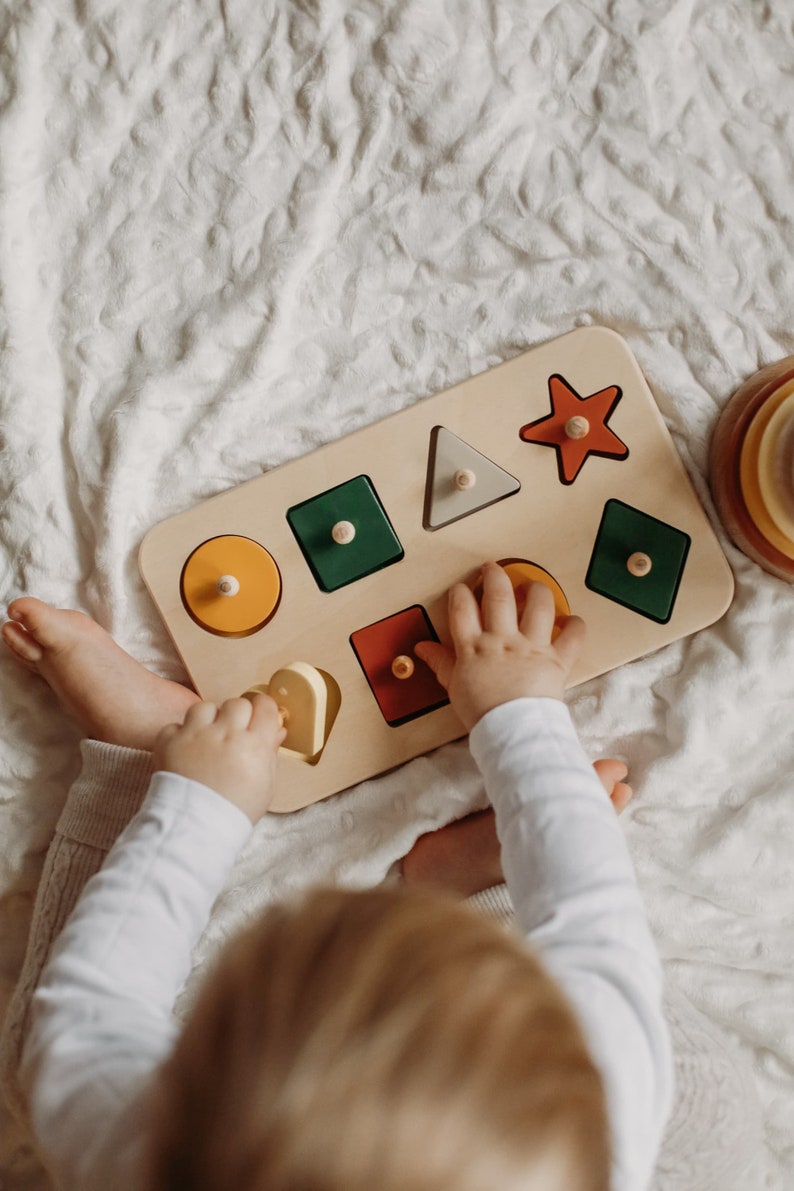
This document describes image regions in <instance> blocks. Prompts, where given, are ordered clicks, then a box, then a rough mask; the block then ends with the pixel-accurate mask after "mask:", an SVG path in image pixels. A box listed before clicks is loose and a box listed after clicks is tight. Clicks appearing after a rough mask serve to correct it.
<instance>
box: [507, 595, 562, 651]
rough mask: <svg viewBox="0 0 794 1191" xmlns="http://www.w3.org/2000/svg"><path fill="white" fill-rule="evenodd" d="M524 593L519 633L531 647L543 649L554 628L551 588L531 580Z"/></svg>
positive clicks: (549, 639)
mask: <svg viewBox="0 0 794 1191" xmlns="http://www.w3.org/2000/svg"><path fill="white" fill-rule="evenodd" d="M508 582H509V580H508ZM526 593H527V598H526V603H525V605H524V611H523V612H522V613H521V626H520V628H521V633H522V635H523V636H524V637H526V638H527V640H528V641H529V642H530V644H531V645H534V646H535V647H536V648H538V649H543V648H544V646H546V645H548V644H549V642H550V641H551V634H552V630H553V628H554V618H555V608H554V596H553V595H552V591H551V588H550V587H547V586H546V584H545V583H541V582H540V581H539V580H531V581H530V582H529V583H528V584H527V587H526Z"/></svg>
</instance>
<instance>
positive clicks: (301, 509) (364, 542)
mask: <svg viewBox="0 0 794 1191" xmlns="http://www.w3.org/2000/svg"><path fill="white" fill-rule="evenodd" d="M287 521H288V522H289V525H290V528H291V530H292V532H293V533H294V534H295V537H296V538H297V541H298V545H299V546H300V548H301V550H302V551H303V556H304V558H305V559H306V561H307V563H308V564H309V567H310V568H311V572H312V574H313V575H314V577H315V579H316V580H317V585H318V586H319V588H320V590H321V591H336V590H337V589H338V588H340V587H345V586H346V584H348V583H354V582H355V581H356V579H363V577H364V576H365V575H371V574H372V572H373V571H379V570H381V569H382V568H383V567H388V566H391V564H392V563H395V562H399V561H400V559H401V558H402V557H403V553H404V551H403V548H402V546H401V544H400V540H399V538H398V537H397V535H396V533H395V532H394V530H393V529H392V525H391V522H390V521H389V518H388V517H387V516H386V512H385V510H384V508H383V505H382V504H381V503H380V500H379V499H378V494H377V492H376V491H375V488H374V487H373V484H372V481H371V480H370V478H369V476H355V477H354V478H353V479H352V480H346V481H345V482H344V483H343V484H338V485H337V486H336V488H329V489H327V490H326V491H325V492H320V493H319V494H318V495H317V496H312V497H310V498H309V500H304V501H302V502H301V503H300V504H298V505H293V506H292V508H291V509H289V511H288V512H287ZM340 522H349V523H350V524H351V525H352V526H353V528H354V529H355V536H354V537H353V539H352V541H350V542H347V543H345V544H341V543H339V542H335V541H334V539H333V537H332V531H333V528H334V526H335V525H338V524H339V523H340Z"/></svg>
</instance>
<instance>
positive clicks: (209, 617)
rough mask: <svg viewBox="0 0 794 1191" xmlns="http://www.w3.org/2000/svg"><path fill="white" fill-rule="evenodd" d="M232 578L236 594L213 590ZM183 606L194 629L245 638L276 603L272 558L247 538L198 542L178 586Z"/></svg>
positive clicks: (260, 625)
mask: <svg viewBox="0 0 794 1191" xmlns="http://www.w3.org/2000/svg"><path fill="white" fill-rule="evenodd" d="M228 575H233V576H234V578H235V579H236V580H237V581H238V583H239V584H240V590H239V591H238V592H237V593H236V594H235V595H233V596H228V595H224V594H223V593H222V592H220V591H219V590H218V580H219V579H220V578H221V577H222V576H228ZM180 592H181V595H182V601H183V603H184V605H185V607H186V608H187V610H188V612H189V613H190V615H191V616H192V618H193V620H195V622H196V624H198V625H200V626H201V628H203V629H206V630H207V632H209V633H217V634H218V635H219V636H221V637H247V636H248V635H249V634H250V633H255V632H257V631H258V630H259V629H261V628H263V627H264V625H266V624H267V622H268V621H269V620H270V619H271V617H272V616H273V615H274V613H275V611H276V609H277V608H278V605H279V601H280V599H281V575H280V574H279V569H278V567H277V566H276V563H275V560H274V559H273V557H272V555H271V554H269V553H268V552H267V550H265V548H264V546H260V544H259V542H255V541H253V539H252V538H243V537H238V536H237V535H236V534H223V535H221V536H220V537H217V538H210V539H209V540H208V541H206V542H202V544H201V545H200V546H198V547H197V548H196V549H195V550H194V551H193V553H192V554H191V555H190V557H189V558H188V560H187V562H186V563H185V565H184V568H183V570H182V579H181V582H180Z"/></svg>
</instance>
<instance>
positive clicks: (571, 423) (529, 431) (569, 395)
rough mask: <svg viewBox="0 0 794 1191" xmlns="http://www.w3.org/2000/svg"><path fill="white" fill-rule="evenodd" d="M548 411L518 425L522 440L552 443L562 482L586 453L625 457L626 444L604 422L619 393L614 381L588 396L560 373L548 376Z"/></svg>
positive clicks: (579, 465) (575, 473)
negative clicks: (549, 403) (549, 409)
mask: <svg viewBox="0 0 794 1191" xmlns="http://www.w3.org/2000/svg"><path fill="white" fill-rule="evenodd" d="M549 396H550V397H551V413H550V414H547V415H546V417H545V418H538V420H537V421H536V422H528V423H527V425H526V426H522V427H521V430H520V431H519V435H520V437H521V438H522V440H523V441H524V442H534V443H539V444H540V445H541V446H546V447H554V448H555V450H556V452H557V469H558V471H559V473H560V480H561V482H562V483H563V484H572V483H573V482H574V480H575V479H576V477H577V476H578V474H579V472H580V471H581V468H582V465H583V464H584V461H585V459H586V458H587V456H588V455H602V456H604V457H605V458H607V459H625V458H626V457H627V456H628V453H629V448H628V447H627V446H626V444H625V443H624V442H623V441H622V440H621V439H619V438H618V436H617V434H615V433H614V431H612V430H610V429H609V427H608V426H607V421H608V419H609V417H610V415H611V413H612V411H613V409H614V408H615V406H616V405H617V403H618V402H619V401H620V399H621V397H622V396H623V393H622V391H621V389H620V387H619V386H618V385H609V387H608V388H606V389H599V391H598V392H597V393H592V394H591V395H590V396H589V397H580V396H579V394H578V393H577V392H576V390H575V389H572V388H571V386H570V385H569V384H568V382H567V380H565V379H564V377H562V376H559V375H554V376H550V377H549Z"/></svg>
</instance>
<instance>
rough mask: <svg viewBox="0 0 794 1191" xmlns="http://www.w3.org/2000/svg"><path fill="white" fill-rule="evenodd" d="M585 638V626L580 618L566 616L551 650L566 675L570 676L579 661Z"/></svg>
mask: <svg viewBox="0 0 794 1191" xmlns="http://www.w3.org/2000/svg"><path fill="white" fill-rule="evenodd" d="M586 636H587V626H586V624H585V622H584V621H583V620H582V618H581V616H567V617H566V618H565V622H564V623H563V626H562V628H561V629H560V632H559V634H558V636H557V637H556V638H555V641H554V645H553V647H552V648H553V649H554V651H555V653H556V654H557V657H558V658H559V659H560V662H561V663H562V665H563V667H564V669H565V672H566V674H570V672H571V670H572V669H573V667H574V666H575V664H576V662H577V661H578V660H579V654H580V653H581V652H582V646H583V645H584V640H585V637H586Z"/></svg>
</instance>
